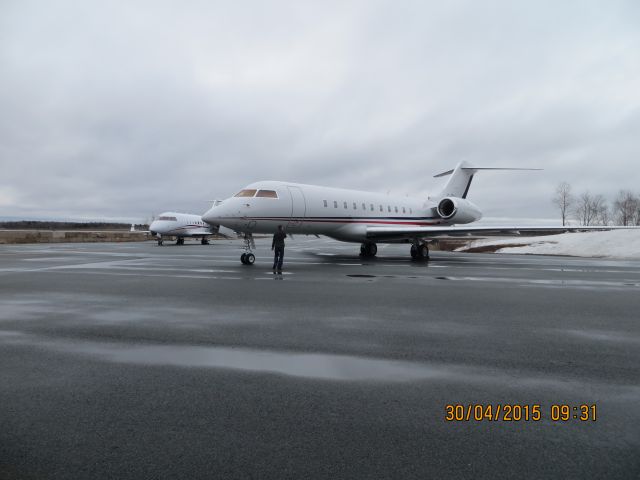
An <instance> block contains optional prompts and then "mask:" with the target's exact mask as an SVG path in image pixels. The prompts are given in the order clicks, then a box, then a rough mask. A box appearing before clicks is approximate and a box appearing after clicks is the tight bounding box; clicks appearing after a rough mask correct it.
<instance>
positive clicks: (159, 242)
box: [158, 238, 162, 247]
mask: <svg viewBox="0 0 640 480" xmlns="http://www.w3.org/2000/svg"><path fill="white" fill-rule="evenodd" d="M158 246H159V247H161V246H162V239H161V238H159V239H158Z"/></svg>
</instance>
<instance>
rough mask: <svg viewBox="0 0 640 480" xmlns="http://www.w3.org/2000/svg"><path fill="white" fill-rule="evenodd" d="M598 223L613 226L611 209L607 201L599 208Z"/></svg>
mask: <svg viewBox="0 0 640 480" xmlns="http://www.w3.org/2000/svg"><path fill="white" fill-rule="evenodd" d="M603 200H604V199H603ZM596 222H597V223H598V224H599V225H605V226H606V225H610V224H611V209H610V208H609V205H607V203H606V201H603V202H602V204H601V205H600V206H599V208H598V212H597V214H596Z"/></svg>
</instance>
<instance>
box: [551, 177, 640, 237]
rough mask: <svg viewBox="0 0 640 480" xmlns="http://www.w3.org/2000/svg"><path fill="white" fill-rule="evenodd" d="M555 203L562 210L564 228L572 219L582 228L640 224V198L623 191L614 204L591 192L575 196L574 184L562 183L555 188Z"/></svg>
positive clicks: (619, 193)
mask: <svg viewBox="0 0 640 480" xmlns="http://www.w3.org/2000/svg"><path fill="white" fill-rule="evenodd" d="M553 204H554V205H555V206H556V207H557V208H558V210H560V216H561V218H562V225H563V226H565V225H568V223H569V221H570V219H574V220H576V221H577V222H578V223H579V224H580V225H585V226H588V225H624V226H629V225H640V195H636V194H634V193H633V192H631V191H629V190H620V191H619V192H618V194H617V195H616V198H615V199H614V201H613V203H611V204H609V202H608V201H607V199H606V198H605V197H604V196H602V195H600V194H592V193H591V192H589V191H588V190H587V191H585V192H582V193H580V194H578V195H574V194H573V192H572V189H571V185H570V184H569V183H567V182H562V183H560V184H559V185H558V187H557V188H556V192H555V195H554V197H553Z"/></svg>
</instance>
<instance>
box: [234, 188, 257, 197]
mask: <svg viewBox="0 0 640 480" xmlns="http://www.w3.org/2000/svg"><path fill="white" fill-rule="evenodd" d="M256 192H257V190H255V189H245V190H240V191H239V192H238V193H236V194H235V195H234V197H253V196H254V195H255V194H256Z"/></svg>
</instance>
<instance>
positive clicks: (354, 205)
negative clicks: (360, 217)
mask: <svg viewBox="0 0 640 480" xmlns="http://www.w3.org/2000/svg"><path fill="white" fill-rule="evenodd" d="M357 208H358V207H356V202H353V209H354V210H355V209H357Z"/></svg>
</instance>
